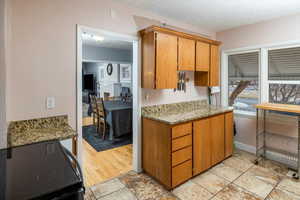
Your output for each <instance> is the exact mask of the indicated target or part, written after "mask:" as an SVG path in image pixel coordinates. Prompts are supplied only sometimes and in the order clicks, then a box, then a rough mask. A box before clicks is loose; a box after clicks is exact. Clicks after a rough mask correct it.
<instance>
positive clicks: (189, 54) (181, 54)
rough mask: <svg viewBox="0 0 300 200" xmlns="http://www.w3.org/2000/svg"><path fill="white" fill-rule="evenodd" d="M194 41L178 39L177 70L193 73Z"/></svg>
mask: <svg viewBox="0 0 300 200" xmlns="http://www.w3.org/2000/svg"><path fill="white" fill-rule="evenodd" d="M195 45H196V41H195V40H190V39H186V38H181V37H179V38H178V70H185V71H195Z"/></svg>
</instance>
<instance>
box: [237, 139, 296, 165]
mask: <svg viewBox="0 0 300 200" xmlns="http://www.w3.org/2000/svg"><path fill="white" fill-rule="evenodd" d="M234 144H235V147H236V148H237V149H240V150H243V151H246V152H249V153H252V154H256V147H254V146H251V145H248V144H244V143H241V142H237V141H235V142H234ZM266 157H267V158H268V159H270V160H274V161H276V162H280V163H282V164H285V165H287V166H288V167H290V168H292V169H296V168H297V160H296V159H295V158H293V157H290V156H288V155H285V154H281V153H277V152H273V151H266Z"/></svg>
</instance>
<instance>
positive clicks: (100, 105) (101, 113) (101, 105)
mask: <svg viewBox="0 0 300 200" xmlns="http://www.w3.org/2000/svg"><path fill="white" fill-rule="evenodd" d="M98 113H99V116H101V117H103V118H104V119H105V109H104V101H103V98H100V100H99V101H98Z"/></svg>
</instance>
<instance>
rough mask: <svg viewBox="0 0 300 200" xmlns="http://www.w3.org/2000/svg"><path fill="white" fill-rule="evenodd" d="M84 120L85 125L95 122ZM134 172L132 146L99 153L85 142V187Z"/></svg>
mask: <svg viewBox="0 0 300 200" xmlns="http://www.w3.org/2000/svg"><path fill="white" fill-rule="evenodd" d="M89 118H90V119H88V118H86V119H83V124H84V125H85V126H86V125H91V124H92V123H93V120H92V118H91V117H89ZM130 170H132V144H130V145H126V146H122V147H118V148H114V149H110V150H107V151H101V152H97V151H96V150H95V149H94V148H93V147H92V146H91V145H90V144H89V143H87V142H86V141H85V140H83V174H84V177H85V186H86V187H90V186H92V185H95V184H97V183H100V182H103V181H106V180H109V179H111V178H114V177H116V176H119V175H121V174H124V173H126V172H128V171H130Z"/></svg>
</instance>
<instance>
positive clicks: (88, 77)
mask: <svg viewBox="0 0 300 200" xmlns="http://www.w3.org/2000/svg"><path fill="white" fill-rule="evenodd" d="M94 82H95V81H94V74H85V75H83V89H84V90H91V91H94Z"/></svg>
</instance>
